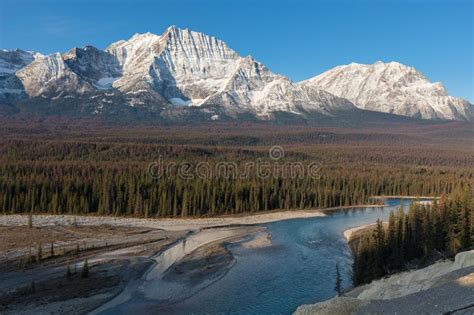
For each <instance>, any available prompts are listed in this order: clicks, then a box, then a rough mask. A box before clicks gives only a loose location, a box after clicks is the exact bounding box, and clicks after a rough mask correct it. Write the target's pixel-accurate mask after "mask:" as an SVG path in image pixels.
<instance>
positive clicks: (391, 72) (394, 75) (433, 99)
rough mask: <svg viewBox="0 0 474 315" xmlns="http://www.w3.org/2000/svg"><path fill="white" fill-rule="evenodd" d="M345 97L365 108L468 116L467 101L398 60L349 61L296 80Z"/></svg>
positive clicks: (420, 115)
mask: <svg viewBox="0 0 474 315" xmlns="http://www.w3.org/2000/svg"><path fill="white" fill-rule="evenodd" d="M299 84H300V85H301V86H311V87H315V88H319V89H322V90H325V91H328V92H330V93H332V94H334V95H337V96H340V97H343V98H346V99H348V100H350V101H351V102H353V103H354V104H355V105H356V106H357V107H359V108H361V109H366V110H372V111H379V112H386V113H393V114H398V115H404V116H411V117H417V118H423V119H467V118H469V116H470V115H471V114H472V106H471V104H469V102H467V101H465V100H462V99H459V98H455V97H452V96H449V95H448V92H447V91H446V89H445V88H444V86H443V85H442V84H441V83H439V82H435V83H431V82H430V81H429V80H428V79H427V78H426V77H425V76H424V75H423V74H422V73H420V72H419V71H417V70H416V69H415V68H413V67H408V66H405V65H403V64H400V63H398V62H389V63H383V62H380V61H378V62H376V63H374V64H372V65H366V64H357V63H351V64H349V65H343V66H338V67H335V68H333V69H331V70H329V71H326V72H324V73H322V74H320V75H318V76H316V77H314V78H311V79H309V80H306V81H302V82H300V83H299Z"/></svg>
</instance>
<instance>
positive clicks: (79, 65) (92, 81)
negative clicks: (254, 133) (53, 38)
mask: <svg viewBox="0 0 474 315" xmlns="http://www.w3.org/2000/svg"><path fill="white" fill-rule="evenodd" d="M24 59H25V60H26V59H27V58H26V57H25V58H24ZM30 59H31V60H29V59H28V62H26V61H25V62H24V63H23V64H20V63H17V64H18V66H16V65H10V66H9V68H8V69H12V70H11V71H10V72H11V73H12V74H13V75H14V77H15V79H16V80H17V82H16V83H18V84H17V88H18V89H19V90H22V92H24V93H23V94H24V95H26V96H27V101H26V103H28V100H29V101H31V102H32V103H34V102H37V100H38V99H41V102H42V103H44V100H48V99H49V100H52V101H54V102H52V103H54V104H56V103H57V104H59V103H60V101H61V100H65V99H67V101H68V104H70V107H71V106H72V107H74V106H75V105H74V104H77V105H76V106H78V109H80V110H82V111H83V110H85V109H84V106H83V104H85V103H87V110H88V111H91V113H94V114H98V113H103V114H105V113H106V112H107V111H108V108H109V107H112V106H113V107H114V110H116V109H117V105H118V104H117V103H120V104H119V105H120V106H124V107H128V108H135V109H140V110H153V111H155V112H156V111H158V112H159V111H160V110H162V111H163V113H164V114H165V115H170V112H171V116H172V115H173V114H172V112H173V111H181V112H182V111H183V110H185V109H186V108H189V107H196V108H198V110H200V109H199V108H202V111H203V112H208V111H209V109H208V108H219V110H218V111H217V112H219V114H221V113H224V114H227V115H230V116H235V115H239V114H251V115H254V116H256V117H259V118H264V119H270V118H273V115H274V113H276V112H286V113H290V114H296V115H301V116H305V115H306V114H308V113H313V112H315V113H319V114H323V115H335V114H337V112H339V111H343V110H355V107H354V106H353V105H352V104H351V103H350V102H349V101H347V100H345V99H342V98H339V97H336V96H333V95H331V94H330V93H327V92H324V91H319V90H318V89H316V88H313V87H302V86H298V85H295V84H294V83H293V82H291V81H290V80H289V79H288V78H286V77H284V76H281V75H277V74H274V73H273V72H271V71H270V70H269V69H268V68H266V67H265V66H264V65H263V64H261V63H259V62H257V61H255V60H254V59H253V58H252V57H250V56H248V57H241V56H239V55H238V54H237V53H236V52H235V51H233V50H232V49H230V48H229V47H228V46H227V44H226V43H225V42H223V41H221V40H219V39H216V38H215V37H213V36H208V35H205V34H203V33H199V32H193V31H190V30H188V29H180V28H177V27H175V26H171V27H169V28H168V29H166V31H165V32H164V33H163V34H161V35H156V34H151V33H145V34H135V35H134V36H132V37H131V38H130V39H129V40H126V41H125V40H121V41H118V42H115V43H112V44H111V45H109V47H107V48H106V49H105V50H104V51H103V50H99V49H97V48H95V47H92V46H85V47H84V48H73V49H71V50H70V51H68V52H67V53H65V54H63V55H61V54H59V53H55V54H51V55H48V56H40V57H38V58H36V59H33V58H30ZM15 67H16V68H15ZM5 68H6V67H5ZM31 102H30V103H31ZM94 104H95V105H94ZM31 106H33V107H34V104H33V105H31ZM194 112H195V110H194ZM217 112H209V114H216V113H217ZM210 117H214V118H213V119H216V117H218V116H216V115H211V116H210Z"/></svg>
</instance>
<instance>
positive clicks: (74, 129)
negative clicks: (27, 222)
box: [0, 121, 474, 217]
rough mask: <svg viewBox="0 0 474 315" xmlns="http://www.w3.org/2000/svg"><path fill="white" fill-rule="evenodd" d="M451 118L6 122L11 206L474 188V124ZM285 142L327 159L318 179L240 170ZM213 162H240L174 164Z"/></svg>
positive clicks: (92, 210)
mask: <svg viewBox="0 0 474 315" xmlns="http://www.w3.org/2000/svg"><path fill="white" fill-rule="evenodd" d="M447 124H448V125H447ZM450 124H451V125H449V123H442V124H438V125H436V124H435V125H430V124H428V125H427V126H424V125H408V126H405V125H394V126H388V127H387V126H374V127H372V128H366V129H361V128H360V127H357V128H356V127H347V128H339V127H338V128H333V127H330V126H326V127H315V126H284V125H281V126H275V125H269V124H264V123H261V124H246V125H244V126H242V125H239V124H237V123H235V124H233V123H220V124H219V123H216V124H210V125H201V126H159V127H157V126H151V127H150V126H121V127H116V126H112V127H111V126H108V127H107V126H103V125H101V124H99V123H97V122H90V123H87V124H85V123H84V122H78V123H77V125H80V126H81V128H79V127H78V126H75V125H74V122H67V123H66V122H63V121H39V122H34V123H32V122H28V127H25V124H23V123H6V122H5V123H4V124H3V127H1V129H0V131H1V133H2V138H1V139H0V160H1V165H0V211H1V212H2V213H53V214H90V215H96V214H97V215H126V216H138V217H175V216H206V215H223V214H236V213H244V212H257V211H265V210H273V209H301V208H324V207H336V206H349V205H356V204H366V203H367V202H369V201H368V200H369V197H370V196H373V195H411V196H440V195H442V194H447V195H449V194H450V193H451V192H453V191H455V190H466V189H467V190H471V189H472V187H473V183H474V176H473V175H474V168H473V165H474V155H473V152H472V150H470V149H469V148H470V144H471V142H472V141H471V140H470V139H471V137H470V133H471V132H472V131H471V130H470V128H469V126H466V125H463V124H460V123H456V122H454V123H450ZM387 128H388V129H387ZM447 129H449V132H448V133H447V132H446V130H447ZM441 134H442V135H443V136H442V137H441V136H440V135H441ZM446 134H448V135H449V134H452V135H451V136H450V137H449V138H446ZM274 145H278V146H281V147H282V148H283V149H284V156H283V157H282V158H281V159H280V160H278V161H277V162H278V163H301V164H302V165H308V164H310V163H316V164H317V165H318V169H317V174H316V175H317V176H303V177H291V176H282V175H281V174H279V173H278V172H274V171H273V170H272V169H270V174H269V176H265V177H262V176H260V175H259V174H257V172H255V171H250V172H247V173H245V176H241V175H242V173H243V172H244V169H245V165H246V164H247V163H249V162H255V161H257V160H258V161H261V162H262V163H269V164H270V165H273V164H272V163H276V162H275V160H274V159H272V158H271V157H269V149H270V148H271V147H272V146H274ZM160 159H162V160H163V164H164V165H165V171H164V173H163V174H162V176H160V177H159V178H156V177H154V176H150V164H151V163H154V162H157V161H159V160H160ZM202 162H205V163H207V165H208V166H209V167H210V168H211V169H216V168H218V164H219V163H222V162H228V163H234V164H235V165H236V168H237V172H236V173H235V174H234V175H235V176H228V174H225V176H222V175H221V174H219V173H215V174H212V176H205V177H199V176H198V177H197V176H191V177H186V176H180V173H179V169H177V168H176V167H169V168H168V167H167V166H170V165H173V164H174V165H178V164H186V165H188V164H189V165H190V166H191V167H193V166H194V167H195V166H196V165H197V164H199V163H202Z"/></svg>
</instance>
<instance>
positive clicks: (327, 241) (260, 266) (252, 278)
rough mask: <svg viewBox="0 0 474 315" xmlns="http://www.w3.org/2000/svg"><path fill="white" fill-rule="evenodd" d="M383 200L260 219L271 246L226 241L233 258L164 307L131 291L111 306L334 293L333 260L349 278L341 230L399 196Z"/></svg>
mask: <svg viewBox="0 0 474 315" xmlns="http://www.w3.org/2000/svg"><path fill="white" fill-rule="evenodd" d="M386 204H387V205H388V206H387V207H380V208H365V207H364V208H352V209H346V210H341V211H337V212H332V213H330V214H329V215H328V216H326V217H316V218H307V219H296V220H287V221H280V222H274V223H269V224H265V226H267V227H268V230H269V231H270V232H271V233H272V236H273V238H272V242H273V246H271V247H270V248H263V249H244V248H241V247H238V246H233V247H231V250H232V253H233V255H234V256H235V258H236V260H237V263H236V264H235V265H234V267H233V268H232V269H230V271H229V272H228V273H227V274H226V275H225V276H224V277H223V278H222V279H220V280H219V281H217V282H216V283H214V284H213V285H211V286H209V287H207V288H205V289H203V290H201V291H200V292H198V293H196V294H195V295H193V296H192V297H190V298H189V299H187V300H185V301H183V302H180V303H178V304H174V305H172V306H171V307H169V308H167V309H166V310H164V309H162V308H160V307H157V305H154V303H153V301H150V300H146V301H145V300H143V299H142V298H139V297H137V298H136V299H132V300H130V301H128V302H126V303H125V305H124V304H122V305H120V306H119V307H116V308H114V313H120V312H126V311H127V310H128V311H132V310H145V309H146V310H147V311H148V312H152V313H155V312H156V313H166V314H209V313H211V314H223V313H225V314H291V313H292V312H293V311H294V310H295V309H296V308H297V307H298V306H299V305H301V304H308V303H315V302H318V301H323V300H326V299H329V298H331V297H333V296H334V295H335V292H334V282H335V265H336V263H338V264H339V267H340V269H341V273H342V277H343V286H345V287H347V286H350V283H351V281H350V270H351V264H352V257H351V253H350V250H349V248H348V246H347V242H346V240H345V238H344V235H343V232H344V231H345V230H347V229H349V228H352V227H357V226H360V225H363V224H368V223H374V222H375V221H376V220H377V218H380V219H383V220H386V219H387V218H388V215H389V213H390V211H391V210H396V209H397V208H398V207H399V206H400V200H399V199H390V200H388V201H387V202H386ZM408 204H409V201H404V205H405V206H406V207H407V206H408Z"/></svg>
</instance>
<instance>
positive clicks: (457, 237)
mask: <svg viewBox="0 0 474 315" xmlns="http://www.w3.org/2000/svg"><path fill="white" fill-rule="evenodd" d="M473 208H474V198H473V195H472V192H471V191H470V190H469V189H464V190H456V191H453V193H452V194H451V197H450V198H446V196H445V195H442V196H441V198H440V199H439V200H435V201H434V202H433V204H420V203H416V202H415V203H412V204H411V205H410V207H409V209H408V211H407V212H405V211H404V209H403V207H400V209H399V211H398V212H397V213H393V212H391V213H390V217H389V220H388V225H384V224H383V223H382V222H381V221H380V220H378V221H377V222H376V224H375V227H374V228H373V229H372V231H371V232H369V233H367V234H366V235H364V236H363V237H362V238H360V239H359V241H358V243H357V244H356V246H353V251H354V263H353V283H354V285H360V284H363V283H369V282H370V281H372V280H373V279H377V278H380V277H382V276H384V275H387V274H391V273H394V272H397V271H400V270H405V269H408V268H412V267H422V266H425V265H427V264H429V263H431V262H433V261H435V260H437V259H440V258H452V257H454V256H455V255H456V254H457V253H458V252H460V251H465V250H469V249H472V248H474V215H473Z"/></svg>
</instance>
